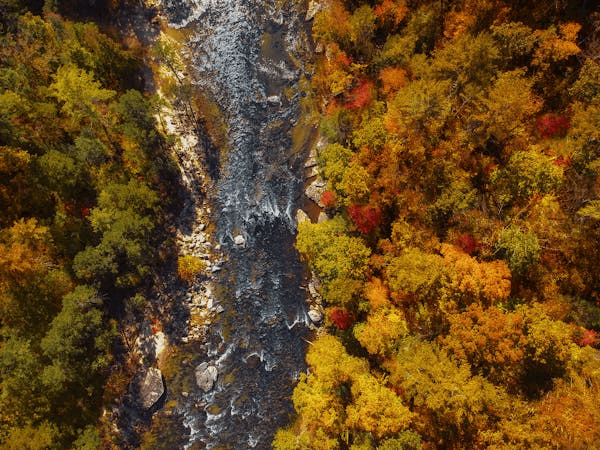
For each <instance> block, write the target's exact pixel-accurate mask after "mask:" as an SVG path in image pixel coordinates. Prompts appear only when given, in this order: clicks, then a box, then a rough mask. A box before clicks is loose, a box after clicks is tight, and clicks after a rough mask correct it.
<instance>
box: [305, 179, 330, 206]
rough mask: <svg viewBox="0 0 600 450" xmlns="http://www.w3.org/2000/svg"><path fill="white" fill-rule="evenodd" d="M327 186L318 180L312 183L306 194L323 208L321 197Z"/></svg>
mask: <svg viewBox="0 0 600 450" xmlns="http://www.w3.org/2000/svg"><path fill="white" fill-rule="evenodd" d="M326 186H327V182H326V181H324V180H322V179H320V178H318V177H317V179H316V180H314V181H313V182H312V183H310V184H309V185H308V186H307V187H306V189H305V190H304V193H305V194H306V196H307V197H308V198H310V199H311V200H312V201H313V202H315V203H316V204H318V205H319V206H320V207H321V208H323V204H322V203H321V196H322V195H323V192H325V187H326Z"/></svg>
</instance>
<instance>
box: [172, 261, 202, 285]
mask: <svg viewBox="0 0 600 450" xmlns="http://www.w3.org/2000/svg"><path fill="white" fill-rule="evenodd" d="M205 267H206V264H205V263H204V261H202V260H201V259H200V258H198V257H196V256H193V255H184V256H180V257H179V259H178V260H177V274H178V275H179V278H181V279H182V280H184V281H187V282H188V283H192V282H193V281H194V280H195V279H196V276H197V275H199V274H200V273H201V272H202V271H203V270H204V268H205Z"/></svg>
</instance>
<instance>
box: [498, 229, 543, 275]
mask: <svg viewBox="0 0 600 450" xmlns="http://www.w3.org/2000/svg"><path fill="white" fill-rule="evenodd" d="M496 250H497V251H498V252H499V253H500V254H501V255H502V257H503V258H504V260H505V261H506V263H507V264H508V267H510V270H511V272H512V273H513V274H515V275H523V274H525V272H526V271H527V270H528V269H529V267H531V265H532V264H534V263H535V262H536V261H537V260H538V258H539V256H540V252H541V250H542V249H541V247H540V244H539V242H538V239H537V237H536V235H535V234H533V233H530V232H525V231H523V230H522V229H521V228H519V227H517V226H515V225H510V226H508V227H506V228H504V229H503V230H502V232H501V233H500V238H499V239H498V242H497V243H496Z"/></svg>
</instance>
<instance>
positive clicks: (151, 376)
mask: <svg viewBox="0 0 600 450" xmlns="http://www.w3.org/2000/svg"><path fill="white" fill-rule="evenodd" d="M164 393H165V385H164V384H163V380H162V372H161V371H160V370H159V369H157V368H156V367H150V368H149V369H148V372H146V376H145V377H144V381H143V382H142V385H141V387H140V400H141V401H142V406H143V407H144V408H145V409H150V408H152V407H153V406H154V405H155V404H156V402H157V401H158V400H159V399H160V398H161V397H162V396H163V394H164Z"/></svg>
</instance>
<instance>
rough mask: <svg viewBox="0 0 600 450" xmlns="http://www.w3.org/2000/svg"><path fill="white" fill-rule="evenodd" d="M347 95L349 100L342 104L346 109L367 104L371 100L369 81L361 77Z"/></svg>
mask: <svg viewBox="0 0 600 450" xmlns="http://www.w3.org/2000/svg"><path fill="white" fill-rule="evenodd" d="M348 97H349V100H348V101H347V102H346V103H345V104H344V108H346V109H357V108H362V107H363V106H365V105H367V104H368V103H369V102H370V101H371V83H369V82H368V81H367V80H365V79H364V78H363V79H362V80H361V81H360V85H359V86H358V87H357V88H356V89H354V90H353V91H352V92H351V93H350V94H349V95H348Z"/></svg>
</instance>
